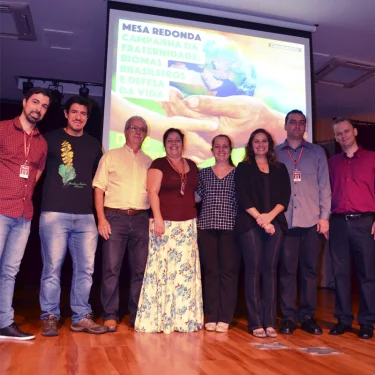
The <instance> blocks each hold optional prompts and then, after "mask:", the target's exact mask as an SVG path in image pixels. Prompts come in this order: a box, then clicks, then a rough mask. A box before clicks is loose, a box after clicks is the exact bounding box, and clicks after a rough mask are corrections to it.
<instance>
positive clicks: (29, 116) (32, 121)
mask: <svg viewBox="0 0 375 375" xmlns="http://www.w3.org/2000/svg"><path fill="white" fill-rule="evenodd" d="M34 116H35V117H34ZM25 117H26V119H27V121H28V122H29V123H30V124H36V123H37V122H39V121H40V120H41V119H42V116H41V114H40V112H36V111H31V112H29V113H25Z"/></svg>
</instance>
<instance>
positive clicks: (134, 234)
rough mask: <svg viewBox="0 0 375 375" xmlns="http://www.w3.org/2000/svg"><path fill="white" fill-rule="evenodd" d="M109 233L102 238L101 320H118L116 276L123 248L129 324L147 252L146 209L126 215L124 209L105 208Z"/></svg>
mask: <svg viewBox="0 0 375 375" xmlns="http://www.w3.org/2000/svg"><path fill="white" fill-rule="evenodd" d="M105 216H106V218H107V220H108V222H109V224H110V225H111V230H112V234H111V235H110V237H109V239H108V240H103V280H102V287H101V302H102V306H103V309H104V314H103V320H109V319H115V320H118V319H119V316H118V310H119V276H120V270H121V266H122V261H123V258H124V255H125V252H126V251H127V252H128V257H129V266H130V295H129V305H128V306H129V312H130V324H131V325H134V322H135V317H136V314H137V307H138V300H139V295H140V293H141V288H142V282H143V275H144V273H145V268H146V262H147V255H148V233H149V232H148V228H149V213H148V211H144V212H142V213H140V214H138V215H133V216H128V215H126V214H124V213H120V212H114V211H108V210H106V211H105Z"/></svg>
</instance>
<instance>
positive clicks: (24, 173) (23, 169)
mask: <svg viewBox="0 0 375 375" xmlns="http://www.w3.org/2000/svg"><path fill="white" fill-rule="evenodd" d="M29 172H30V167H29V166H28V165H21V166H20V177H22V178H29Z"/></svg>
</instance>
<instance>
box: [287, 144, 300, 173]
mask: <svg viewBox="0 0 375 375" xmlns="http://www.w3.org/2000/svg"><path fill="white" fill-rule="evenodd" d="M303 148H304V146H302V147H301V151H300V152H299V155H298V159H297V160H294V159H293V157H292V154H291V153H290V151H289V147H287V148H286V150H287V152H288V155H289V157H290V160H291V161H292V163H293V164H294V169H296V170H297V165H298V164H299V161H300V160H301V156H302V152H303Z"/></svg>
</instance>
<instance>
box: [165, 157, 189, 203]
mask: <svg viewBox="0 0 375 375" xmlns="http://www.w3.org/2000/svg"><path fill="white" fill-rule="evenodd" d="M166 158H167V160H168V163H169V165H170V166H171V167H172V168H173V169H174V170H175V172H177V173H178V174H179V176H180V178H181V188H180V194H181V195H182V196H183V195H184V194H185V187H186V184H187V174H186V173H185V160H184V158H181V160H180V162H181V171H180V169H179V168H178V167H177V166H176V165H175V164H174V162H173V160H172V159H170V158H169V157H168V156H167V157H166Z"/></svg>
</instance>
